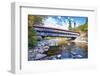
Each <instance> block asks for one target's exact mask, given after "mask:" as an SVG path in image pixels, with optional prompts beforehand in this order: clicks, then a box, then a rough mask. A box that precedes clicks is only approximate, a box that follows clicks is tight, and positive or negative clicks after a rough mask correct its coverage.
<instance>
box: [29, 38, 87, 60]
mask: <svg viewBox="0 0 100 76" xmlns="http://www.w3.org/2000/svg"><path fill="white" fill-rule="evenodd" d="M51 42H54V41H50V43H48V40H45V41H40V42H39V43H38V45H37V46H36V47H35V48H34V49H31V50H29V51H28V54H29V55H28V56H29V57H28V60H54V59H67V58H68V59H84V58H88V44H87V43H85V42H71V41H67V43H66V44H61V45H56V46H50V45H51ZM52 45H53V44H52Z"/></svg>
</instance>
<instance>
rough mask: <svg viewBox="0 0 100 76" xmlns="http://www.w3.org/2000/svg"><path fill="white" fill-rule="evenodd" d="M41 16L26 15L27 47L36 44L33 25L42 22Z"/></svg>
mask: <svg viewBox="0 0 100 76" xmlns="http://www.w3.org/2000/svg"><path fill="white" fill-rule="evenodd" d="M43 19H44V17H43V16H35V15H28V47H29V48H33V47H35V46H36V45H37V36H36V31H35V30H34V28H33V26H34V25H40V24H43V22H42V21H43Z"/></svg>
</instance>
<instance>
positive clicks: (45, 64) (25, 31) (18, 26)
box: [11, 3, 96, 73]
mask: <svg viewBox="0 0 100 76" xmlns="http://www.w3.org/2000/svg"><path fill="white" fill-rule="evenodd" d="M11 12H12V16H11V17H12V28H11V29H12V32H11V33H12V39H11V40H12V51H11V63H12V64H11V71H12V72H13V73H23V72H46V71H58V70H68V69H75V68H86V69H89V68H92V67H94V66H95V52H94V50H95V47H94V43H96V42H95V40H96V27H95V26H96V18H95V17H96V10H95V9H94V8H87V7H86V8H85V7H84V8H83V7H71V6H66V7H53V6H50V7H46V6H45V5H40V6H37V5H34V4H28V3H12V11H11Z"/></svg>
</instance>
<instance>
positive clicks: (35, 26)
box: [33, 26, 79, 33]
mask: <svg viewBox="0 0 100 76" xmlns="http://www.w3.org/2000/svg"><path fill="white" fill-rule="evenodd" d="M33 27H37V28H47V29H54V30H59V31H65V32H74V33H79V32H76V31H71V30H64V29H59V28H53V27H46V26H33Z"/></svg>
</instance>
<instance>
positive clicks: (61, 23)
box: [43, 16, 88, 29]
mask: <svg viewBox="0 0 100 76" xmlns="http://www.w3.org/2000/svg"><path fill="white" fill-rule="evenodd" d="M87 19H88V18H87V17H78V16H77V17H76V16H48V17H47V18H46V19H45V20H44V21H43V23H44V26H47V27H54V28H60V29H68V26H69V21H68V20H71V24H72V27H74V23H75V24H76V26H80V25H82V24H85V22H86V20H87Z"/></svg>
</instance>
